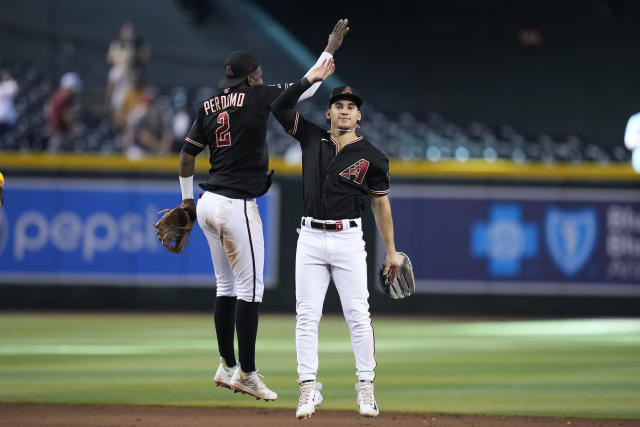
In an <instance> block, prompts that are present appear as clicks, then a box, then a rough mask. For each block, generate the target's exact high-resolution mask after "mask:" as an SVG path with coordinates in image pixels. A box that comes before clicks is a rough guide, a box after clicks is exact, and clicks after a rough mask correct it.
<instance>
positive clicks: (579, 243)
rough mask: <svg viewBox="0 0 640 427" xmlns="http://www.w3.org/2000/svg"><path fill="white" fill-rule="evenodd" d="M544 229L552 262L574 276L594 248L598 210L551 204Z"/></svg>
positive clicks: (596, 235) (566, 274)
mask: <svg viewBox="0 0 640 427" xmlns="http://www.w3.org/2000/svg"><path fill="white" fill-rule="evenodd" d="M544 230H545V237H546V241H547V247H548V249H549V255H550V256H551V259H552V261H553V263H554V264H555V265H556V266H557V267H558V268H559V269H560V271H562V272H563V273H564V274H565V276H569V277H570V276H574V275H575V274H576V273H578V272H579V271H580V270H581V269H582V267H584V265H585V264H586V263H587V261H588V260H589V258H591V255H592V254H593V250H594V249H595V246H596V240H597V237H598V214H597V212H596V210H595V209H594V208H593V207H588V208H584V209H581V210H564V209H560V208H558V207H556V206H551V207H550V208H549V209H548V210H547V213H546V215H545V225H544Z"/></svg>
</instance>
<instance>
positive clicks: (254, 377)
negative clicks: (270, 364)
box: [229, 368, 278, 401]
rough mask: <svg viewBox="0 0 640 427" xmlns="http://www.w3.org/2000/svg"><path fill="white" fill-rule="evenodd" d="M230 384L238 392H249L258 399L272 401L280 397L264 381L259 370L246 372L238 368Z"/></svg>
mask: <svg viewBox="0 0 640 427" xmlns="http://www.w3.org/2000/svg"><path fill="white" fill-rule="evenodd" d="M229 385H230V386H231V389H232V390H233V391H235V392H236V393H237V392H240V393H242V394H249V395H251V396H253V397H255V398H256V399H258V400H259V399H262V400H265V401H270V400H276V399H277V398H278V394H277V393H276V392H274V391H271V390H269V388H268V387H267V386H266V384H265V383H264V381H262V375H260V374H258V371H253V372H244V371H243V370H242V369H240V368H238V369H236V371H235V372H234V373H233V377H231V381H230V383H229Z"/></svg>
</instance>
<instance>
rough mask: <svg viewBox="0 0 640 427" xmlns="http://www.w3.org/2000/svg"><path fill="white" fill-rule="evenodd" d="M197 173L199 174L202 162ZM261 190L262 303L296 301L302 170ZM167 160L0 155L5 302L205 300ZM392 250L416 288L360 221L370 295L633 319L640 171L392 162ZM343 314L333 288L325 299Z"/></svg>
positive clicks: (378, 303) (424, 305)
mask: <svg viewBox="0 0 640 427" xmlns="http://www.w3.org/2000/svg"><path fill="white" fill-rule="evenodd" d="M202 160H203V159H199V160H198V162H199V163H198V167H197V171H198V178H205V177H206V167H207V165H206V159H204V160H205V164H203V163H202ZM272 167H274V168H275V169H276V171H277V172H276V179H275V183H274V186H273V187H272V190H271V191H270V192H269V193H268V194H267V195H266V196H265V197H263V198H261V199H260V200H259V208H260V211H261V215H262V219H263V226H264V232H265V242H266V248H265V253H266V260H265V261H266V262H265V282H266V287H267V294H266V298H265V304H264V307H265V309H273V310H288V311H290V310H293V308H294V286H295V284H294V281H293V277H294V257H295V243H296V238H297V233H296V227H297V225H298V223H299V218H300V216H301V214H302V210H301V203H300V198H301V194H302V188H301V187H302V186H301V181H300V179H299V166H292V165H287V164H285V163H284V162H282V161H281V160H280V159H273V160H272ZM176 168H177V158H175V157H168V158H156V159H145V160H143V161H141V162H130V161H128V160H126V159H123V158H119V157H100V156H56V157H50V156H47V155H29V156H24V155H17V154H6V153H5V154H1V155H0V170H2V171H3V172H4V173H5V179H6V182H7V184H6V185H7V188H6V191H5V197H6V205H5V207H4V208H3V210H2V211H1V212H0V289H2V294H3V298H2V301H0V306H2V307H14V308H20V307H25V308H26V307H62V308H72V307H73V308H94V307H99V308H171V309H209V308H210V307H211V305H212V301H213V298H214V294H215V280H214V277H213V268H212V266H211V262H210V258H209V253H208V247H207V244H206V241H205V239H204V237H203V235H202V233H201V232H200V231H198V230H197V229H196V230H195V232H194V233H193V234H192V237H191V241H190V245H189V247H188V248H187V256H186V257H185V256H182V255H174V254H169V253H167V252H166V251H165V250H164V249H163V248H162V247H161V246H160V243H159V242H158V241H157V239H156V237H155V231H154V229H153V227H151V224H152V223H153V222H154V220H155V219H156V218H157V212H158V211H160V210H161V209H163V208H167V207H171V206H175V205H177V204H178V203H179V201H180V200H179V199H180V196H179V187H178V184H177V180H176V179H175V174H176V173H175V169H176ZM391 174H392V191H391V195H390V197H391V203H392V209H393V215H394V221H395V229H396V245H397V247H398V248H399V249H401V250H404V251H405V252H407V253H408V254H409V255H410V256H411V258H412V260H413V262H414V266H415V274H416V279H417V283H418V292H419V295H418V296H416V297H415V298H412V299H410V300H407V301H403V302H400V303H392V302H390V301H388V300H386V299H385V297H384V296H383V295H381V294H379V292H378V290H377V288H376V287H375V283H374V280H373V278H374V277H375V270H376V268H377V265H379V263H380V261H381V259H382V258H383V250H382V248H381V244H380V241H379V238H378V236H377V233H376V231H375V224H374V221H373V218H372V215H371V213H370V211H367V213H366V215H365V216H364V229H365V234H366V241H367V249H368V262H369V275H370V289H371V290H372V292H373V293H374V295H373V297H372V298H371V303H372V306H373V307H374V309H375V310H379V311H403V312H404V311H411V312H423V313H473V314H556V315H565V314H568V315H570V314H620V315H629V314H640V191H639V190H638V184H639V183H640V179H638V175H636V174H635V173H633V171H631V169H630V168H629V167H627V166H626V165H608V166H598V165H584V166H580V167H578V166H571V165H559V166H557V167H553V168H552V167H548V166H543V165H535V164H527V165H514V164H509V163H498V164H493V165H490V164H487V163H485V162H470V163H468V164H460V163H457V162H456V163H446V162H445V163H438V164H435V165H433V164H428V163H412V164H401V163H392V165H391ZM325 307H326V309H327V310H329V311H333V310H338V309H339V301H338V300H337V295H336V294H335V291H333V290H332V291H330V292H329V296H328V299H327V303H326V305H325Z"/></svg>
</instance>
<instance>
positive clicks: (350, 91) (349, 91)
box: [342, 86, 353, 94]
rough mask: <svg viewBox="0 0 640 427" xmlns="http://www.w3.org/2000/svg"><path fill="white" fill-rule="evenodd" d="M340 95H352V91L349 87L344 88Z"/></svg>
mask: <svg viewBox="0 0 640 427" xmlns="http://www.w3.org/2000/svg"><path fill="white" fill-rule="evenodd" d="M342 93H351V94H352V93H353V91H352V90H351V88H350V87H349V86H347V87H345V88H344V90H343V91H342Z"/></svg>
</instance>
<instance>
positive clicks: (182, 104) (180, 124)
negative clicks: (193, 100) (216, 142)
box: [171, 89, 193, 153]
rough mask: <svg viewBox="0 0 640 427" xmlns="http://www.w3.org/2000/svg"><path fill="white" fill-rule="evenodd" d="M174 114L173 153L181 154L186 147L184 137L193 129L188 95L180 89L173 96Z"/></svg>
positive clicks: (172, 121)
mask: <svg viewBox="0 0 640 427" xmlns="http://www.w3.org/2000/svg"><path fill="white" fill-rule="evenodd" d="M172 102H173V114H172V117H171V131H172V133H173V144H172V147H171V151H175V152H176V153H177V152H180V150H182V146H183V145H184V137H185V136H187V132H189V129H190V128H191V123H192V122H193V120H192V119H191V115H190V114H189V111H188V109H187V94H186V92H185V91H184V90H182V89H179V90H178V91H176V93H175V94H174V95H173V99H172Z"/></svg>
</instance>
